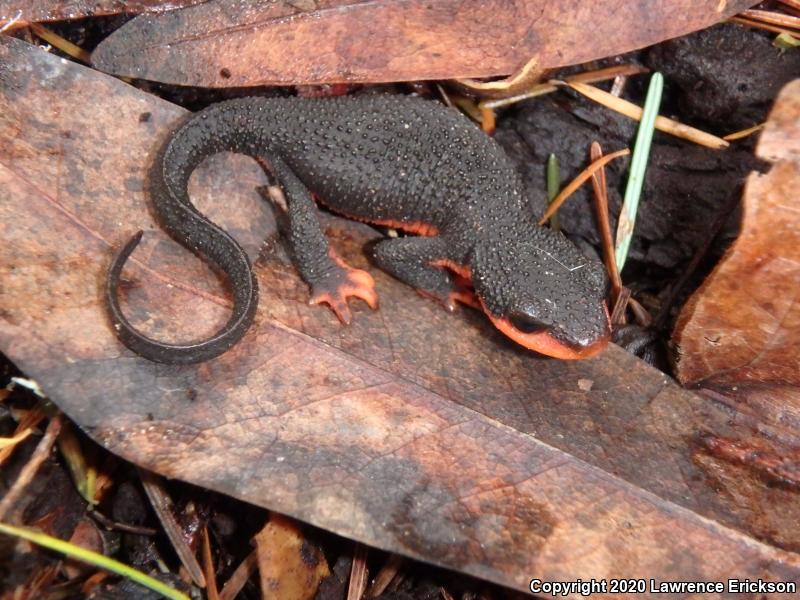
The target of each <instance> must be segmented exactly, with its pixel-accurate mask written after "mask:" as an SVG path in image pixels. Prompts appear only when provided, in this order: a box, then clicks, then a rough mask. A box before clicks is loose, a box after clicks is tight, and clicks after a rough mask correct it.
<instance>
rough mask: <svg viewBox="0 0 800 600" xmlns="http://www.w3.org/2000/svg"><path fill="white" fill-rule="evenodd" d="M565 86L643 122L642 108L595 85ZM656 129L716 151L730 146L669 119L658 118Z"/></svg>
mask: <svg viewBox="0 0 800 600" xmlns="http://www.w3.org/2000/svg"><path fill="white" fill-rule="evenodd" d="M564 84H565V85H568V86H569V87H571V88H572V89H574V90H575V91H576V92H580V93H581V94H583V95H584V96H586V97H587V98H590V99H591V100H594V101H595V102H597V103H599V104H602V105H603V106H605V107H607V108H610V109H611V110H615V111H617V112H618V113H620V114H622V115H625V116H626V117H630V118H631V119H635V120H637V121H639V120H641V118H642V108H641V107H639V106H636V105H635V104H634V103H633V102H628V101H627V100H623V99H622V98H617V97H616V96H612V95H611V94H609V93H608V92H605V91H603V90H601V89H600V88H596V87H594V86H593V85H586V84H585V83H579V82H564ZM655 127H656V129H658V130H659V131H663V132H664V133H669V134H670V135H674V136H675V137H679V138H682V139H684V140H689V141H690V142H694V143H695V144H699V145H701V146H706V147H708V148H714V149H716V150H721V149H723V148H727V147H728V146H729V145H730V144H728V142H726V141H725V140H723V139H722V138H720V137H717V136H715V135H711V134H710V133H706V132H705V131H700V130H699V129H695V128H694V127H689V126H688V125H684V124H683V123H678V122H677V121H674V120H672V119H668V118H667V117H661V116H659V117H656V122H655Z"/></svg>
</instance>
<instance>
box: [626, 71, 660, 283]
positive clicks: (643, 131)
mask: <svg viewBox="0 0 800 600" xmlns="http://www.w3.org/2000/svg"><path fill="white" fill-rule="evenodd" d="M663 89H664V77H663V76H662V75H661V73H653V77H651V78H650V85H649V87H648V88H647V98H646V99H645V101H644V108H643V111H642V121H641V123H639V131H638V132H637V133H636V145H635V146H634V148H633V155H632V156H631V169H630V174H629V175H628V184H627V186H626V187H625V198H624V199H623V201H622V211H621V212H620V215H619V223H617V241H616V248H615V251H614V252H615V256H616V258H617V267H618V268H619V270H620V272H621V271H622V267H623V266H625V260H626V259H627V258H628V249H629V248H630V246H631V238H632V237H633V226H634V223H635V222H636V212H637V211H638V210H639V198H640V197H641V195H642V187H643V186H644V176H645V171H646V170H647V160H648V158H649V156H650V146H651V144H652V142H653V132H654V131H655V123H656V117H657V116H658V108H659V106H660V105H661V92H662V91H663Z"/></svg>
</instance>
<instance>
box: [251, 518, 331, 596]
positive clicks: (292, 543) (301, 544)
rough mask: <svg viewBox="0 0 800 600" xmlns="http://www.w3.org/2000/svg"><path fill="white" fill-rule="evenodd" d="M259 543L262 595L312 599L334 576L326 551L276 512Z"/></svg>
mask: <svg viewBox="0 0 800 600" xmlns="http://www.w3.org/2000/svg"><path fill="white" fill-rule="evenodd" d="M255 542H256V549H257V556H258V575H259V577H260V579H261V596H262V598H282V599H283V600H311V598H313V597H314V596H315V595H316V593H317V588H318V587H319V584H320V582H321V581H322V580H323V579H325V578H326V577H327V576H328V575H330V570H329V569H328V563H327V562H326V561H325V557H324V556H323V555H322V551H321V550H320V549H319V548H318V547H317V546H315V545H313V544H312V543H311V542H309V541H308V540H307V539H306V538H305V536H304V535H303V532H302V531H301V530H300V528H299V527H298V525H297V523H295V522H294V521H292V520H291V519H287V518H286V517H282V516H280V515H277V514H272V515H271V516H270V519H269V522H268V523H267V524H266V525H265V526H264V528H263V529H262V530H261V531H259V532H258V533H257V534H256V536H255Z"/></svg>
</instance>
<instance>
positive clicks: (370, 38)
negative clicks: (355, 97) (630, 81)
mask: <svg viewBox="0 0 800 600" xmlns="http://www.w3.org/2000/svg"><path fill="white" fill-rule="evenodd" d="M753 4H755V2H753V0H732V1H728V0H702V1H698V0H680V1H678V0H672V1H671V2H652V1H651V0H635V1H632V0H603V1H602V2H591V3H587V2H585V1H583V0H568V1H564V2H551V1H549V0H437V1H436V2H431V1H430V0H376V1H369V2H367V1H364V0H310V1H306V2H297V1H290V0H282V1H278V2H275V1H269V2H267V1H264V0H261V1H259V2H252V3H242V2H240V1H239V0H217V1H216V2H208V3H203V4H201V5H198V6H194V7H191V8H188V9H185V10H179V11H173V12H170V13H166V14H163V15H143V16H141V17H138V18H137V19H134V20H133V21H131V22H130V23H128V24H126V25H125V26H124V27H122V28H120V29H119V30H117V31H116V32H115V33H114V34H112V35H111V36H110V37H109V38H108V39H106V40H105V41H104V42H103V43H101V44H100V46H98V48H97V50H96V51H95V53H94V55H93V57H92V61H93V64H94V65H95V66H96V67H97V68H99V69H102V70H104V71H107V72H109V73H115V74H117V75H125V76H129V77H139V78H143V79H150V80H154V81H163V82H167V83H174V84H180V85H199V86H207V87H229V86H251V85H263V84H269V85H278V84H282V85H287V84H299V83H306V84H310V83H342V82H361V83H365V82H372V83H375V82H386V81H408V80H422V79H453V78H463V77H486V76H492V75H505V74H509V73H511V72H513V71H515V70H517V69H520V68H521V67H522V66H523V65H524V64H525V63H527V62H528V61H529V60H530V59H531V58H533V57H534V56H535V57H537V58H538V64H539V67H541V68H553V67H559V66H563V65H571V64H577V63H581V62H586V61H589V60H593V59H597V58H604V57H606V56H614V55H617V54H621V53H624V52H628V51H630V50H635V49H637V48H642V47H644V46H648V45H650V44H654V43H657V42H660V41H661V40H664V39H669V38H672V37H676V36H679V35H683V34H686V33H689V32H691V31H695V30H697V29H702V28H703V27H707V26H709V25H711V24H713V23H716V22H718V21H722V20H724V19H725V18H727V17H729V16H731V15H733V14H735V13H737V12H739V11H740V10H742V9H745V8H749V7H750V6H752V5H753Z"/></svg>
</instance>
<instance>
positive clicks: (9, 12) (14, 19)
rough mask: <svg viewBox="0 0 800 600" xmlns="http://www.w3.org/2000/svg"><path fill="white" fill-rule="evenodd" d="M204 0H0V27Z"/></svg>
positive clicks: (159, 9)
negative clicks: (8, 24) (7, 24)
mask: <svg viewBox="0 0 800 600" xmlns="http://www.w3.org/2000/svg"><path fill="white" fill-rule="evenodd" d="M202 1H203V0H125V2H120V0H0V27H2V26H3V25H5V24H6V23H14V25H16V24H19V25H24V24H25V23H37V22H43V21H63V20H65V19H80V18H83V17H97V16H105V15H116V14H120V13H127V14H132V13H141V12H163V11H166V10H173V9H176V8H179V7H183V6H190V5H192V4H197V3H199V2H202Z"/></svg>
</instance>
